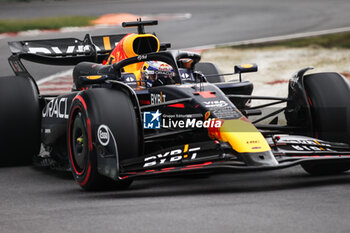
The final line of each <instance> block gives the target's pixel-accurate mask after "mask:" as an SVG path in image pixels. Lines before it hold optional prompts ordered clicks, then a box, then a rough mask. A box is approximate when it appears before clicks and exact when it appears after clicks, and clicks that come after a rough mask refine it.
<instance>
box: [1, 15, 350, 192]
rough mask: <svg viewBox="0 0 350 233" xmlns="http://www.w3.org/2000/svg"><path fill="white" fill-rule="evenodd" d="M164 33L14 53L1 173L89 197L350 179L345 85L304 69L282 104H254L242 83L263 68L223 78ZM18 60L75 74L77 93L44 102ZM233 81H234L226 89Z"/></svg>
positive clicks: (4, 96) (5, 90)
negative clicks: (250, 180) (197, 180)
mask: <svg viewBox="0 0 350 233" xmlns="http://www.w3.org/2000/svg"><path fill="white" fill-rule="evenodd" d="M156 24H157V21H141V20H139V21H137V22H126V23H123V27H137V28H138V33H136V34H128V35H105V36H95V37H91V36H90V35H89V34H87V35H86V36H85V39H84V40H78V39H75V38H65V39H54V40H35V41H16V42H9V47H10V50H11V52H12V56H11V57H10V58H9V63H10V65H11V67H12V69H13V71H14V73H15V74H16V76H14V77H2V78H0V93H1V99H0V108H1V109H2V114H1V125H0V130H1V134H2V140H1V145H2V146H1V147H2V154H1V158H0V159H1V162H3V163H5V162H12V163H24V162H31V161H34V163H35V164H37V165H41V166H50V167H55V168H62V169H70V170H71V171H72V173H73V176H74V178H75V180H76V181H77V183H78V184H79V185H80V186H81V187H82V188H84V189H86V190H97V189H109V188H113V189H121V188H126V187H128V186H129V185H130V184H131V182H132V181H133V179H135V178H139V177H146V176H156V177H157V176H161V175H176V174H199V173H206V172H208V173H223V172H237V171H249V170H251V171H258V170H271V169H280V168H286V167H290V166H294V165H301V166H302V167H303V168H304V169H305V170H306V171H307V172H308V173H310V174H313V175H321V174H336V173H341V172H345V171H347V170H349V169H350V117H349V116H350V115H349V114H350V102H349V101H350V86H349V83H348V81H347V80H346V79H345V78H344V77H343V76H342V75H340V74H338V73H314V74H307V75H306V74H305V73H306V72H307V71H308V70H310V69H311V68H305V69H302V70H300V71H298V72H296V73H295V74H294V75H293V77H292V78H291V79H290V81H289V90H288V91H289V92H288V96H287V97H286V98H277V97H268V96H254V95H252V91H253V84H252V83H251V82H249V81H242V78H241V75H242V74H243V73H247V72H256V71H257V65H256V64H246V65H237V66H235V67H234V73H231V74H221V73H220V72H219V70H218V68H217V67H216V66H215V65H214V64H212V63H201V62H199V61H200V59H201V56H200V55H199V54H197V53H193V52H185V51H171V50H168V49H169V48H170V44H168V43H160V42H159V40H158V38H157V37H156V36H155V34H147V33H145V31H144V27H145V26H148V25H156ZM117 47H118V50H117V51H115V53H113V52H112V50H113V49H115V48H117ZM113 51H114V50H113ZM21 59H24V60H28V61H32V62H37V63H43V64H51V65H67V66H71V65H75V68H74V70H73V79H74V85H73V87H72V91H71V92H69V93H66V94H64V95H59V96H57V95H40V92H39V88H38V86H37V84H36V82H35V80H34V78H33V77H32V76H31V75H30V74H29V73H28V72H27V70H26V68H25V67H24V66H23V64H22V62H21ZM154 67H156V68H154ZM234 74H236V75H238V76H239V79H238V80H236V81H231V82H225V81H224V79H223V76H224V75H234ZM251 100H267V101H270V102H269V103H264V104H260V105H257V106H252V105H251ZM281 105H283V107H278V108H274V110H273V111H270V112H269V113H266V114H263V111H262V110H263V109H265V108H267V107H271V106H281ZM269 109H271V108H269ZM281 115H282V116H283V117H285V119H286V124H284V125H279V124H278V122H279V121H278V117H281ZM252 117H255V118H254V120H251V119H252ZM264 121H265V122H266V123H262V122H264Z"/></svg>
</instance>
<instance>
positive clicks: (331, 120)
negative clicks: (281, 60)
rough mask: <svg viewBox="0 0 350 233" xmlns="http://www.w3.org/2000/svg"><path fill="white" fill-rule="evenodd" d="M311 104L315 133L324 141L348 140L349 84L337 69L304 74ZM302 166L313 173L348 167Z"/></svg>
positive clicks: (336, 163) (337, 164)
mask: <svg viewBox="0 0 350 233" xmlns="http://www.w3.org/2000/svg"><path fill="white" fill-rule="evenodd" d="M304 78H305V79H304V85H305V90H306V93H307V96H308V98H309V103H310V107H311V115H312V121H313V126H314V137H315V138H319V139H322V140H326V141H333V142H345V143H348V144H349V143H350V86H349V82H348V81H347V80H346V79H345V78H344V77H343V76H341V75H340V74H338V73H317V74H310V75H306V76H305V77H304ZM302 167H303V168H304V170H305V171H306V172H308V173H309V174H312V175H331V174H338V173H343V172H345V171H347V170H349V169H350V163H344V162H339V161H333V162H331V163H324V162H323V163H322V162H317V163H310V164H309V163H307V164H304V165H302Z"/></svg>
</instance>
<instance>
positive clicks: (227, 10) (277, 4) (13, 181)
mask: <svg viewBox="0 0 350 233" xmlns="http://www.w3.org/2000/svg"><path fill="white" fill-rule="evenodd" d="M82 2H83V1H69V2H65V1H59V2H55V3H50V2H46V1H45V2H41V1H40V2H35V3H32V4H30V5H28V4H27V5H26V3H22V4H19V5H13V4H4V5H2V6H1V8H0V16H1V18H13V17H35V16H38V12H40V14H41V15H42V16H51V15H61V14H71V15H76V14H77V12H79V14H83V15H84V14H95V15H99V14H104V13H111V12H116V11H119V12H128V13H134V14H154V13H174V12H181V13H187V12H188V13H191V14H192V18H191V19H190V20H185V21H167V22H162V23H161V24H160V25H159V26H158V27H156V28H155V29H154V30H155V31H157V34H158V35H159V36H160V38H161V39H162V40H163V41H169V42H172V44H173V47H175V48H183V47H193V46H198V45H206V44H215V43H225V42H232V41H238V40H243V39H255V38H260V37H266V36H275V35H282V34H289V33H295V32H306V31H316V30H323V29H331V28H338V27H345V26H350V25H349V24H350V14H349V13H348V12H349V10H350V4H349V2H348V1H347V0H342V1H341V0H333V1H326V0H320V1H305V0H304V1H281V0H263V1H257V2H255V1H247V0H245V1H243V0H238V1H228V0H227V1H194V0H191V1H176V2H175V1H155V0H152V1H147V2H146V1H84V2H85V4H84V5H81V3H82ZM119 31H120V29H118V28H116V29H113V30H112V29H108V30H107V31H106V30H101V31H96V34H103V33H111V32H113V33H114V32H116V33H118V32H119ZM83 34H84V32H80V33H69V34H68V35H67V34H59V35H58V34H50V35H45V36H44V37H46V38H48V37H49V38H54V37H66V36H69V37H71V36H72V37H78V38H82V36H83ZM37 38H42V37H36V38H33V39H37ZM12 39H13V38H10V40H12ZM15 39H16V40H17V39H19V40H21V39H24V38H15ZM26 39H28V38H26ZM8 40H9V39H1V40H0V55H1V57H0V69H1V71H2V74H3V75H8V74H11V72H10V69H9V68H8V65H7V61H6V58H7V56H8V55H9V52H8V50H7V45H6V42H7V41H8ZM33 69H34V70H35V69H36V67H34V68H33ZM56 71H59V69H55V68H52V67H45V69H40V70H36V71H35V75H36V77H37V78H38V79H39V78H42V77H45V76H46V75H48V74H49V73H50V72H51V73H54V72H56ZM1 111H3V110H1ZM1 156H10V155H1ZM0 184H1V186H0V187H1V190H0V232H1V233H5V232H131V233H134V232H174V233H178V232H191V233H192V232H203V233H204V232H247V233H252V232H269V233H270V232H278V233H281V232H282V233H289V232H290V233H296V232H307V233H312V232H317V233H323V232H324V233H329V232H332V233H333V232H334V233H335V232H349V231H350V221H349V216H350V202H349V193H350V191H349V190H350V189H349V188H350V176H349V173H348V174H345V175H339V176H325V177H311V176H308V175H306V173H305V172H304V171H303V170H302V169H301V168H300V167H294V168H288V169H285V170H279V171H270V172H259V173H258V172H253V173H245V174H225V175H216V176H211V177H209V178H189V177H178V178H162V179H152V180H139V181H135V183H134V184H133V185H132V186H131V188H130V189H129V190H127V191H119V192H99V193H86V192H84V191H82V190H81V189H80V188H79V187H78V186H77V185H76V184H75V182H74V181H73V179H72V177H71V175H70V174H69V173H62V172H54V171H51V170H42V169H37V168H34V167H32V166H26V167H2V168H0Z"/></svg>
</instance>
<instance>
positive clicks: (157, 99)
mask: <svg viewBox="0 0 350 233" xmlns="http://www.w3.org/2000/svg"><path fill="white" fill-rule="evenodd" d="M165 99H166V95H165V94H163V93H162V92H161V93H159V94H151V104H161V103H163V102H165V101H166V100H165Z"/></svg>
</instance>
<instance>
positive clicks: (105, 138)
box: [97, 125, 110, 146]
mask: <svg viewBox="0 0 350 233" xmlns="http://www.w3.org/2000/svg"><path fill="white" fill-rule="evenodd" d="M97 139H98V141H99V142H100V144H101V145H102V146H107V145H108V143H109V139H110V135H109V128H108V127H107V126H106V125H100V126H99V127H98V129H97Z"/></svg>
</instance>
